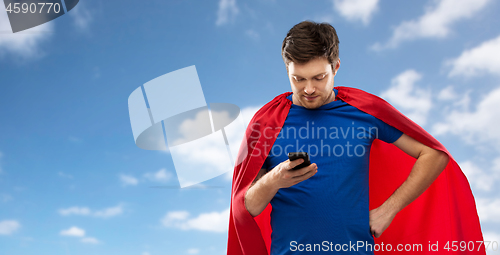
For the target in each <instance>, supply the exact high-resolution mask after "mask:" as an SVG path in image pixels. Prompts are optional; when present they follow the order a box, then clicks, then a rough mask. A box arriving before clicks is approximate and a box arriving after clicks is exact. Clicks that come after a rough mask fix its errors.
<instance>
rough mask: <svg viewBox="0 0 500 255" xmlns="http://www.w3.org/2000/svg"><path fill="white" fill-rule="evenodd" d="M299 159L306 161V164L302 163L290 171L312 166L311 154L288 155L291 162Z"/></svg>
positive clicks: (290, 153)
mask: <svg viewBox="0 0 500 255" xmlns="http://www.w3.org/2000/svg"><path fill="white" fill-rule="evenodd" d="M299 158H302V159H304V162H302V164H300V165H297V166H295V167H294V168H292V169H290V170H297V169H301V168H303V167H306V166H309V165H310V164H311V161H310V160H309V154H307V152H289V153H288V159H290V161H293V160H296V159H299Z"/></svg>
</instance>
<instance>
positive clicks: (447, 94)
mask: <svg viewBox="0 0 500 255" xmlns="http://www.w3.org/2000/svg"><path fill="white" fill-rule="evenodd" d="M437 98H438V99H439V100H443V101H449V100H455V99H456V98H458V95H457V93H456V92H455V90H454V89H453V86H447V87H446V88H444V89H442V90H441V91H439V94H438V97H437Z"/></svg>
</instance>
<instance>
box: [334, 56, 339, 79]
mask: <svg viewBox="0 0 500 255" xmlns="http://www.w3.org/2000/svg"><path fill="white" fill-rule="evenodd" d="M339 68H340V58H338V59H337V62H336V63H335V69H334V70H333V74H334V75H336V74H337V71H338V70H339Z"/></svg>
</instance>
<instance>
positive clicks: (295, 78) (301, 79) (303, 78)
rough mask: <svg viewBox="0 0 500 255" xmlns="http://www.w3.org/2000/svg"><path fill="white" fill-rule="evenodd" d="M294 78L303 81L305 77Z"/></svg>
mask: <svg viewBox="0 0 500 255" xmlns="http://www.w3.org/2000/svg"><path fill="white" fill-rule="evenodd" d="M295 80H296V81H299V82H300V81H303V80H305V79H304V78H295Z"/></svg>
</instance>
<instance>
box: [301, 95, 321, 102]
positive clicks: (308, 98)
mask: <svg viewBox="0 0 500 255" xmlns="http://www.w3.org/2000/svg"><path fill="white" fill-rule="evenodd" d="M317 97H318V96H314V97H308V96H304V98H305V99H306V100H307V101H313V100H314V99H316V98H317Z"/></svg>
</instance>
